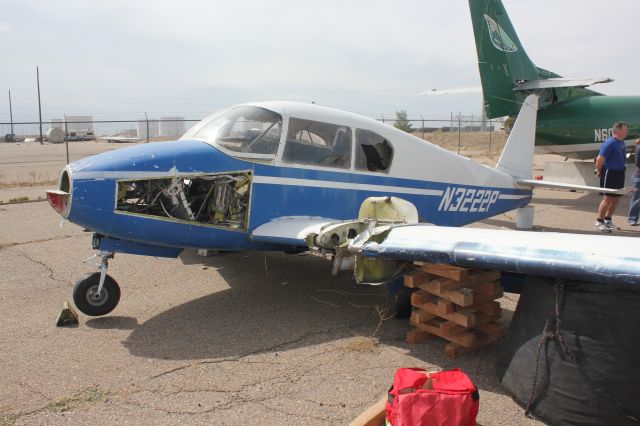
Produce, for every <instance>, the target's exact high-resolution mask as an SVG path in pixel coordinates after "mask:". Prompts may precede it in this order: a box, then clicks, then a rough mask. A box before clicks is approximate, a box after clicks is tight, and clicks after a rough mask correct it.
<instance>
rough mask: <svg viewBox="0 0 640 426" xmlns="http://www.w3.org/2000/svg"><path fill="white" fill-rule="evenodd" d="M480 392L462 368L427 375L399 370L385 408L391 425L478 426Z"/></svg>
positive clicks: (420, 372)
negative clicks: (476, 425)
mask: <svg viewBox="0 0 640 426" xmlns="http://www.w3.org/2000/svg"><path fill="white" fill-rule="evenodd" d="M479 406H480V396H479V394H478V389H476V387H475V385H474V384H473V382H472V381H471V379H469V376H467V375H466V374H464V373H463V372H462V371H461V370H460V369H454V370H447V371H438V372H434V373H427V372H426V370H423V369H421V368H399V369H398V371H396V375H395V377H394V378H393V386H392V387H391V389H390V390H389V398H388V400H387V405H386V413H387V424H391V425H392V426H409V425H411V426H413V425H429V426H435V425H438V426H445V425H446V426H454V425H455V426H475V424H476V416H477V415H478V409H479Z"/></svg>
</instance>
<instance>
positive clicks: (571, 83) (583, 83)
mask: <svg viewBox="0 0 640 426" xmlns="http://www.w3.org/2000/svg"><path fill="white" fill-rule="evenodd" d="M612 81H613V79H612V78H608V77H603V78H563V77H560V78H547V79H544V80H529V81H524V82H522V83H518V84H517V85H516V87H514V88H513V90H536V89H555V88H560V87H587V86H591V85H594V84H599V83H611V82H612Z"/></svg>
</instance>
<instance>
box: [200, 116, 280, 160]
mask: <svg viewBox="0 0 640 426" xmlns="http://www.w3.org/2000/svg"><path fill="white" fill-rule="evenodd" d="M281 132H282V116H281V115H280V114H277V113H275V112H273V111H269V110H268V109H264V108H259V107H253V106H239V107H236V108H232V109H230V110H228V111H226V112H224V113H222V114H221V115H218V116H216V117H214V118H213V119H211V121H209V122H208V123H206V124H205V125H204V126H203V127H202V128H201V129H200V130H198V131H197V132H196V133H195V134H194V135H193V137H195V138H199V139H204V140H206V141H207V142H209V143H211V144H214V145H219V146H221V147H223V148H225V149H228V150H230V151H234V152H239V153H245V154H249V155H248V156H251V154H268V155H275V154H276V152H277V151H278V143H279V142H280V133H281Z"/></svg>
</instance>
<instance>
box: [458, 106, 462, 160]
mask: <svg viewBox="0 0 640 426" xmlns="http://www.w3.org/2000/svg"><path fill="white" fill-rule="evenodd" d="M461 115H462V114H461V113H458V155H460V143H461V141H460V137H461V134H460V132H461V131H462V128H461V125H462V123H461V121H460V120H461V119H462V117H461Z"/></svg>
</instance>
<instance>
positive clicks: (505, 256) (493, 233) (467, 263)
mask: <svg viewBox="0 0 640 426" xmlns="http://www.w3.org/2000/svg"><path fill="white" fill-rule="evenodd" d="M638 241H639V240H638V239H637V238H632V237H615V236H604V235H586V234H562V233H555V232H531V231H503V230H492V229H477V228H452V227H440V226H433V225H425V224H415V225H404V226H395V227H391V229H389V228H386V229H383V230H382V231H381V232H379V233H378V234H376V232H375V231H373V232H364V233H362V234H360V235H359V236H358V237H356V238H355V239H353V241H352V242H351V244H350V245H349V251H350V252H351V253H353V254H356V255H359V256H364V257H369V258H377V259H380V260H402V261H426V262H434V263H446V264H455V265H459V266H464V267H470V268H482V269H498V270H502V271H508V272H516V273H523V274H531V275H541V276H551V277H557V278H565V279H575V280H583V281H592V282H598V283H605V284H640V252H639V251H638V249H637V248H638Z"/></svg>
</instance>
